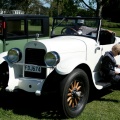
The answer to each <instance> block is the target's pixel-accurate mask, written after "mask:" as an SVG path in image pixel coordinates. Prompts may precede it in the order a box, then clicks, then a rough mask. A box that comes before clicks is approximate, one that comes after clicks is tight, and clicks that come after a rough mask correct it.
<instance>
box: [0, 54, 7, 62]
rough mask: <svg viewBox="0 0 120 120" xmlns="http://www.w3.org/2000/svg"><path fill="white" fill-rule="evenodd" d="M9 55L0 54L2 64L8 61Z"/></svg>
mask: <svg viewBox="0 0 120 120" xmlns="http://www.w3.org/2000/svg"><path fill="white" fill-rule="evenodd" d="M7 53H8V52H3V53H1V54H0V64H2V63H3V62H4V61H7Z"/></svg>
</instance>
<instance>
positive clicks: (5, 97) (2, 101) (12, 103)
mask: <svg viewBox="0 0 120 120" xmlns="http://www.w3.org/2000/svg"><path fill="white" fill-rule="evenodd" d="M53 97H54V96H47V97H45V96H44V97H40V96H35V95H34V94H30V93H25V92H19V93H8V92H5V91H2V92H0V107H1V108H2V109H4V110H12V111H13V113H15V114H18V115H28V116H31V117H34V118H36V119H56V120H57V119H62V116H61V115H60V113H59V110H58V103H57V101H58V100H57V98H56V100H55V99H53ZM54 98H55V97H54Z"/></svg>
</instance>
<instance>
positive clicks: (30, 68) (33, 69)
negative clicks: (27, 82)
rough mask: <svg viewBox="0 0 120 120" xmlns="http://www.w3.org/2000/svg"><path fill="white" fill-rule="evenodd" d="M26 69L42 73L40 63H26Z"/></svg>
mask: <svg viewBox="0 0 120 120" xmlns="http://www.w3.org/2000/svg"><path fill="white" fill-rule="evenodd" d="M25 71H28V72H36V73H41V67H40V66H38V65H25Z"/></svg>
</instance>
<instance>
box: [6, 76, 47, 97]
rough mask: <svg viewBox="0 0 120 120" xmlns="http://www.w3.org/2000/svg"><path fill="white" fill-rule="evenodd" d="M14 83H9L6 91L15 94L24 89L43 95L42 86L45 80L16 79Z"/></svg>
mask: <svg viewBox="0 0 120 120" xmlns="http://www.w3.org/2000/svg"><path fill="white" fill-rule="evenodd" d="M13 81H15V82H14V84H13V83H9V84H8V86H7V87H6V91H9V92H13V91H15V90H17V89H22V90H24V91H27V92H33V93H35V94H36V95H38V96H40V95H41V90H42V86H43V83H44V81H45V80H43V79H35V78H16V79H14V80H13Z"/></svg>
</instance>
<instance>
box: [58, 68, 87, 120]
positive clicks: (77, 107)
mask: <svg viewBox="0 0 120 120" xmlns="http://www.w3.org/2000/svg"><path fill="white" fill-rule="evenodd" d="M60 92H61V102H62V110H63V113H64V115H65V116H66V117H67V118H74V117H77V116H78V115H79V114H80V113H81V112H82V111H83V109H84V107H85V105H86V103H87V100H88V96H89V80H88V77H87V75H86V73H85V72H84V71H83V70H81V69H75V70H73V72H72V73H71V74H69V75H68V76H67V77H66V78H65V79H63V81H62V82H61V86H60Z"/></svg>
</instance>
